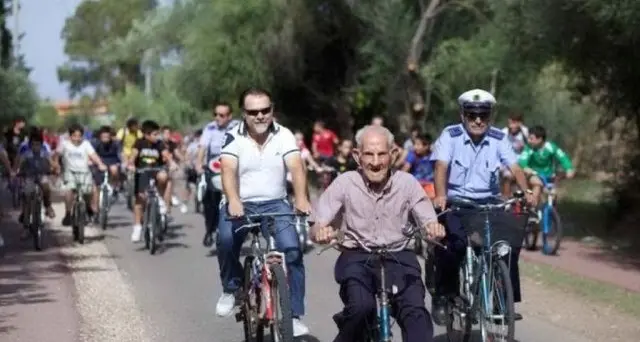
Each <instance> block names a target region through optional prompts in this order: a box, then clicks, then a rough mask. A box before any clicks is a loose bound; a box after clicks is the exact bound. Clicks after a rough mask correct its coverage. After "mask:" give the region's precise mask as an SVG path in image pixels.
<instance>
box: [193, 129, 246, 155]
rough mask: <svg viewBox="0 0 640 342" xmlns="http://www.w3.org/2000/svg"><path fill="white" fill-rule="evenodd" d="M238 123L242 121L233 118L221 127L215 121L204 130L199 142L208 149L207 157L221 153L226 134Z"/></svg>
mask: <svg viewBox="0 0 640 342" xmlns="http://www.w3.org/2000/svg"><path fill="white" fill-rule="evenodd" d="M238 123H240V121H238V120H231V121H230V122H229V123H228V124H227V125H226V126H224V127H220V126H218V123H217V122H215V121H213V122H211V123H210V124H208V125H207V126H206V127H205V128H204V129H203V130H202V135H201V136H200V142H199V144H200V146H201V147H202V148H205V149H207V159H209V158H213V157H217V156H219V155H220V152H221V151H222V146H223V145H224V140H225V134H227V131H229V130H230V129H232V128H233V127H236V126H237V125H238Z"/></svg>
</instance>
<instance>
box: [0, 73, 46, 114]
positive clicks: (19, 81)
mask: <svg viewBox="0 0 640 342" xmlns="http://www.w3.org/2000/svg"><path fill="white" fill-rule="evenodd" d="M37 106H38V94H37V93H36V90H35V87H34V86H33V84H32V83H31V82H30V81H29V78H28V76H27V75H26V74H25V73H24V72H22V71H18V70H14V69H10V70H5V69H0V108H2V111H1V112H0V113H1V114H0V122H2V123H7V122H9V121H11V120H12V119H14V118H16V117H18V116H23V117H25V118H27V120H29V119H30V118H31V117H32V116H33V115H34V113H35V111H36V109H37Z"/></svg>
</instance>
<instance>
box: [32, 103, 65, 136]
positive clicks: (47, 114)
mask: <svg viewBox="0 0 640 342" xmlns="http://www.w3.org/2000/svg"><path fill="white" fill-rule="evenodd" d="M33 123H34V124H35V125H36V126H40V127H47V128H50V129H52V130H53V131H60V129H62V128H63V123H64V120H63V119H62V118H61V117H60V116H59V115H58V111H57V110H56V108H55V107H54V106H53V104H51V103H50V102H40V103H39V104H38V108H37V109H36V113H35V115H34V116H33Z"/></svg>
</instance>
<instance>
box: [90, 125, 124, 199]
mask: <svg viewBox="0 0 640 342" xmlns="http://www.w3.org/2000/svg"><path fill="white" fill-rule="evenodd" d="M97 133H98V134H97V139H96V140H95V141H94V143H93V148H94V150H95V151H96V153H97V154H98V157H100V159H102V162H103V163H104V164H105V165H106V166H107V167H108V168H109V184H110V185H111V189H113V191H114V193H113V195H114V196H115V195H116V191H117V189H118V188H119V184H118V183H119V181H120V162H121V161H120V144H119V143H118V142H117V141H115V140H113V134H112V131H111V127H109V126H102V127H100V129H99V130H98V132H97ZM93 171H94V172H93V180H94V184H95V186H94V188H93V189H94V193H93V199H94V200H95V201H96V203H93V205H94V206H95V207H96V208H97V207H98V202H97V201H98V197H99V196H98V191H100V186H102V182H104V171H98V170H95V169H94V170H93Z"/></svg>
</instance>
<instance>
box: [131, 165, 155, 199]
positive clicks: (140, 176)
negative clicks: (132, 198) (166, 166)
mask: <svg viewBox="0 0 640 342" xmlns="http://www.w3.org/2000/svg"><path fill="white" fill-rule="evenodd" d="M143 170H144V169H140V170H139V171H138V172H137V173H136V175H135V183H134V184H135V186H134V191H135V193H136V194H142V193H145V192H146V191H147V189H148V188H149V181H150V180H152V179H156V176H157V175H158V172H159V171H157V170H150V171H144V172H140V171H143ZM156 183H157V181H156Z"/></svg>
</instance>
